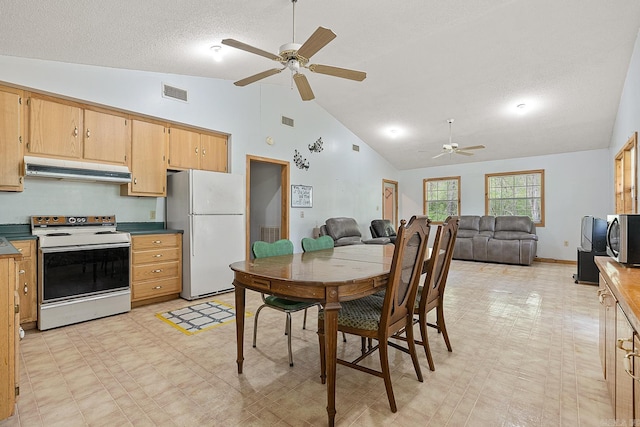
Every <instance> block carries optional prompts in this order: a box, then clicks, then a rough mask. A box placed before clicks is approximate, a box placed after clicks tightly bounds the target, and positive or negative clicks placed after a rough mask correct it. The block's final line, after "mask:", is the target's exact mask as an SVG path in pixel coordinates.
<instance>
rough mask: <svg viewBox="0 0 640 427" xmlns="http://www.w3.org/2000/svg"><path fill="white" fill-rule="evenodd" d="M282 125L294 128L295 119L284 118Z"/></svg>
mask: <svg viewBox="0 0 640 427" xmlns="http://www.w3.org/2000/svg"><path fill="white" fill-rule="evenodd" d="M282 124H283V125H287V126H291V127H293V119H292V118H290V117H286V116H282Z"/></svg>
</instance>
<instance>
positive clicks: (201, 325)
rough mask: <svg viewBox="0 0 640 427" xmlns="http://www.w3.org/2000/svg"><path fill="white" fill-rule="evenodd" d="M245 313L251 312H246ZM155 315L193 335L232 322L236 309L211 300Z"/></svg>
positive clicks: (181, 330)
mask: <svg viewBox="0 0 640 427" xmlns="http://www.w3.org/2000/svg"><path fill="white" fill-rule="evenodd" d="M246 315H248V316H250V315H251V314H250V313H246ZM156 317H157V318H158V319H160V320H162V321H164V322H165V323H167V324H169V325H171V326H173V327H174V328H176V329H177V330H179V331H180V332H182V333H185V334H187V335H195V334H197V333H200V332H204V331H208V330H209V329H212V328H215V327H216V326H221V325H224V324H226V323H229V322H233V321H234V320H235V318H236V310H235V309H234V308H233V307H232V306H230V305H227V304H225V303H222V302H220V301H215V300H213V301H207V302H199V303H197V304H195V305H190V306H188V307H184V308H180V309H177V310H173V311H167V312H165V313H158V314H156Z"/></svg>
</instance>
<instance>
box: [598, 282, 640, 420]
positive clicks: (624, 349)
mask: <svg viewBox="0 0 640 427" xmlns="http://www.w3.org/2000/svg"><path fill="white" fill-rule="evenodd" d="M611 288H612V286H611V285H610V284H609V283H608V282H607V279H606V278H605V277H604V276H603V275H602V274H600V287H599V289H598V295H599V298H600V304H601V306H600V337H599V338H600V360H601V362H602V367H603V373H604V377H605V380H606V384H607V388H608V390H609V395H610V397H611V405H612V407H613V409H614V414H615V418H616V421H617V422H619V423H621V424H616V425H634V424H629V423H631V422H633V420H635V419H637V418H640V403H639V402H640V381H638V380H637V379H636V378H638V379H640V365H637V366H635V365H636V364H637V363H640V359H637V358H638V357H640V346H639V342H640V341H639V338H638V334H637V331H636V330H634V328H633V326H632V324H631V322H630V321H629V318H628V317H627V314H626V313H625V312H624V310H623V309H622V307H621V305H620V304H619V301H618V300H617V298H616V296H615V294H614V293H613V292H612V290H611ZM635 360H638V362H635Z"/></svg>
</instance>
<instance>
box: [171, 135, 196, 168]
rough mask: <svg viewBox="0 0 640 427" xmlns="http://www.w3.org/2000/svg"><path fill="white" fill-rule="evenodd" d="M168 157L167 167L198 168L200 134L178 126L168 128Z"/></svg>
mask: <svg viewBox="0 0 640 427" xmlns="http://www.w3.org/2000/svg"><path fill="white" fill-rule="evenodd" d="M168 154H169V157H168V161H167V167H168V168H170V169H172V168H178V169H199V168H200V134H199V133H198V132H192V131H189V130H184V129H180V128H171V129H169V153H168Z"/></svg>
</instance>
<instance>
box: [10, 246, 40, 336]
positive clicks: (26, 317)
mask: <svg viewBox="0 0 640 427" xmlns="http://www.w3.org/2000/svg"><path fill="white" fill-rule="evenodd" d="M11 244H12V245H13V246H14V247H15V248H16V249H17V250H18V251H19V252H20V253H21V254H22V261H18V294H19V295H20V324H21V325H22V327H23V328H24V329H33V328H35V327H36V324H37V320H38V292H37V288H38V286H37V281H36V273H37V267H36V262H37V259H38V258H37V256H36V241H35V240H14V241H12V242H11Z"/></svg>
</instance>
